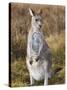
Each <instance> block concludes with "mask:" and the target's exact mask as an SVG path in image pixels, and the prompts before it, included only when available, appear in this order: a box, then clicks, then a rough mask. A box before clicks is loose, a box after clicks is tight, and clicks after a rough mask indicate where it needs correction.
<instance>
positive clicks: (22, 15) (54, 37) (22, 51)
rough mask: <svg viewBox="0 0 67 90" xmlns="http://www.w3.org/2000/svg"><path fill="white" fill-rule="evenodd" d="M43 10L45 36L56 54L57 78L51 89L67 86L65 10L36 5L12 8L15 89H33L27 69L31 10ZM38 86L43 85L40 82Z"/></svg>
mask: <svg viewBox="0 0 67 90" xmlns="http://www.w3.org/2000/svg"><path fill="white" fill-rule="evenodd" d="M29 7H30V8H32V9H33V10H34V11H35V12H37V11H39V10H40V9H41V10H42V18H43V28H42V30H43V34H44V36H45V38H44V39H45V40H46V42H47V43H48V45H49V47H50V48H51V50H52V70H53V72H55V74H54V76H53V77H52V78H51V79H49V85H55V84H64V83H65V7H64V6H50V5H34V4H20V3H19V4H17V3H12V4H11V86H12V87H18V86H30V81H29V73H28V70H27V66H26V47H27V35H28V31H29V29H30V25H31V16H30V14H29V11H28V8H29ZM35 85H37V86H38V85H43V81H38V82H37V81H36V82H35Z"/></svg>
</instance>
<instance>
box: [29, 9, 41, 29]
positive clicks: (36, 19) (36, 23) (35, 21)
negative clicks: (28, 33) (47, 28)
mask: <svg viewBox="0 0 67 90" xmlns="http://www.w3.org/2000/svg"><path fill="white" fill-rule="evenodd" d="M29 12H30V15H31V16H32V21H31V24H32V27H33V28H35V29H36V30H39V29H41V27H42V17H41V15H40V13H41V12H40V13H37V14H36V13H34V11H33V10H31V9H30V8H29Z"/></svg>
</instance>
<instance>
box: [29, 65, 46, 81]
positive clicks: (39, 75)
mask: <svg viewBox="0 0 67 90" xmlns="http://www.w3.org/2000/svg"><path fill="white" fill-rule="evenodd" d="M30 71H31V74H32V77H33V78H34V79H35V80H42V79H44V76H45V70H44V68H43V67H35V68H31V70H30Z"/></svg>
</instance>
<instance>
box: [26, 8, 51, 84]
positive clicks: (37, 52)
mask: <svg viewBox="0 0 67 90" xmlns="http://www.w3.org/2000/svg"><path fill="white" fill-rule="evenodd" d="M29 13H30V15H31V28H30V30H29V33H28V40H27V57H26V63H27V68H28V71H29V75H30V84H31V85H33V84H34V83H35V80H36V81H38V80H44V85H48V78H49V77H51V72H50V68H51V65H52V59H51V56H52V55H51V50H50V48H49V46H48V44H47V43H46V41H45V38H44V35H43V32H42V30H41V29H42V24H43V22H42V17H41V15H40V13H39V14H38V13H35V12H34V11H33V10H32V9H30V8H29Z"/></svg>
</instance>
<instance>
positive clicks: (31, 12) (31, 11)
mask: <svg viewBox="0 0 67 90" xmlns="http://www.w3.org/2000/svg"><path fill="white" fill-rule="evenodd" d="M29 12H30V15H31V16H34V12H33V10H31V9H30V8H29Z"/></svg>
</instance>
